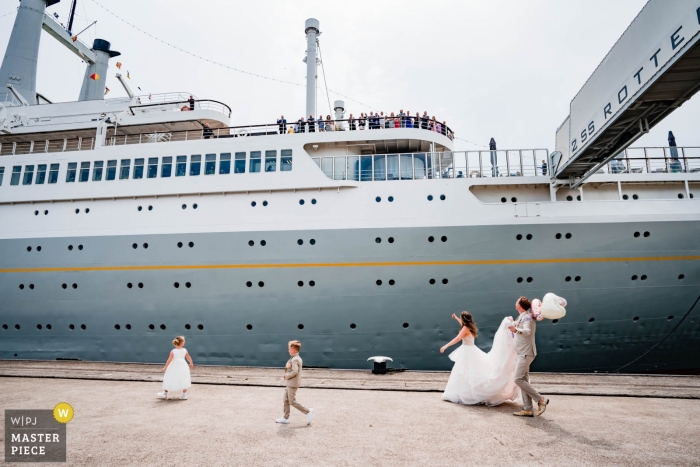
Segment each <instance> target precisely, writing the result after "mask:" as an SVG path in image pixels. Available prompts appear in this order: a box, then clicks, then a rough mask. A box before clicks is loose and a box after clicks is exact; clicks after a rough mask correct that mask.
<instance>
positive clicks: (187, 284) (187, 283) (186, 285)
mask: <svg viewBox="0 0 700 467" xmlns="http://www.w3.org/2000/svg"><path fill="white" fill-rule="evenodd" d="M139 287H140V284H139ZM173 287H175V288H176V289H179V288H180V283H179V282H175V283H174V284H173ZM185 287H187V288H188V289H189V288H190V287H192V283H191V282H185Z"/></svg>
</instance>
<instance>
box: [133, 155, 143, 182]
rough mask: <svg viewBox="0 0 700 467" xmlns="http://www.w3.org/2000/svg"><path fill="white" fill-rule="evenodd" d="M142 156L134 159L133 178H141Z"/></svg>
mask: <svg viewBox="0 0 700 467" xmlns="http://www.w3.org/2000/svg"><path fill="white" fill-rule="evenodd" d="M143 163H144V159H143V157H140V158H138V159H134V180H138V179H141V178H143Z"/></svg>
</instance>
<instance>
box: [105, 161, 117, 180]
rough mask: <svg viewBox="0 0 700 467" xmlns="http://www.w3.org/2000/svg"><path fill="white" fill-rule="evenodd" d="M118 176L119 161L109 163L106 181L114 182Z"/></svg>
mask: <svg viewBox="0 0 700 467" xmlns="http://www.w3.org/2000/svg"><path fill="white" fill-rule="evenodd" d="M116 176H117V161H107V173H106V174H105V180H114V179H115V178H116Z"/></svg>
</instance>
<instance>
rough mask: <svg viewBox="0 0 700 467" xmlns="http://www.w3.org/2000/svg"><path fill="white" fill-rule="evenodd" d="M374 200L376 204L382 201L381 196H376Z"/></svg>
mask: <svg viewBox="0 0 700 467" xmlns="http://www.w3.org/2000/svg"><path fill="white" fill-rule="evenodd" d="M374 200H375V201H376V202H377V203H379V202H380V201H381V200H382V198H381V196H377V197H376V198H374Z"/></svg>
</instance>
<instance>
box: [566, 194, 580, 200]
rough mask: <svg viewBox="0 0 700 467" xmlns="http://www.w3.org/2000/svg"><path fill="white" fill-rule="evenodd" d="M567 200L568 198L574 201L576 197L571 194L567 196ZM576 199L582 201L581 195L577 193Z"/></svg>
mask: <svg viewBox="0 0 700 467" xmlns="http://www.w3.org/2000/svg"><path fill="white" fill-rule="evenodd" d="M566 200H567V201H573V200H574V197H573V196H571V195H568V196H567V197H566ZM576 201H581V195H576Z"/></svg>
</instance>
